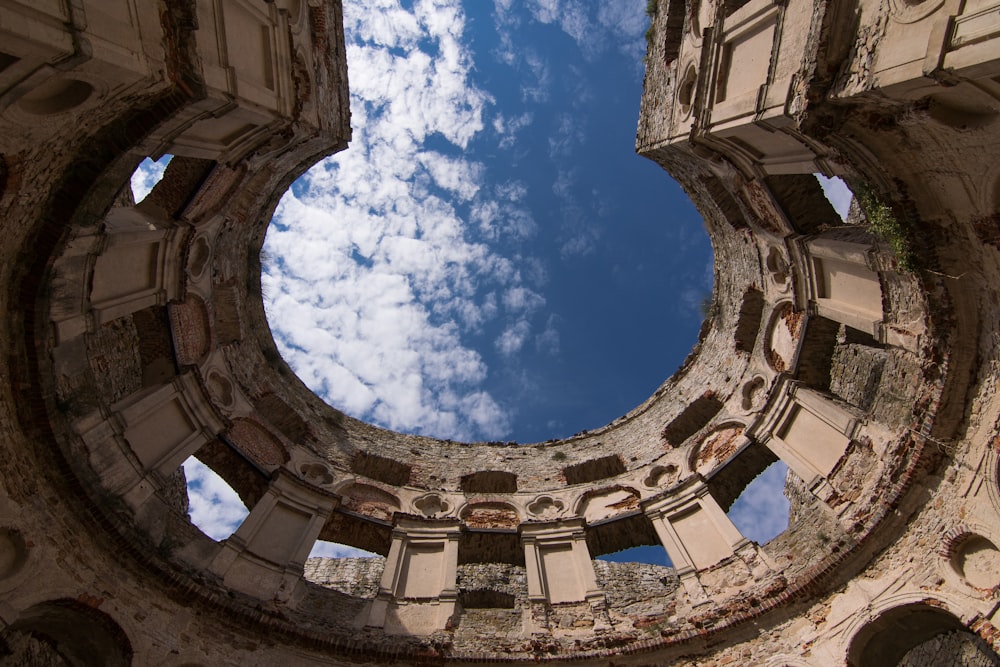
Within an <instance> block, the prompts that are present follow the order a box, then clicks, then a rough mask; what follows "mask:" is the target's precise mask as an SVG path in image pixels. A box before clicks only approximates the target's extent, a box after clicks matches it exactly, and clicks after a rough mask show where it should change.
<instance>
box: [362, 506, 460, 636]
mask: <svg viewBox="0 0 1000 667" xmlns="http://www.w3.org/2000/svg"><path fill="white" fill-rule="evenodd" d="M460 534H461V522H460V521H458V520H457V519H437V520H435V519H430V520H428V519H418V518H416V517H410V516H402V515H399V516H398V519H397V521H396V526H395V528H394V529H393V531H392V546H391V547H390V548H389V556H388V558H387V559H386V563H385V570H384V571H383V573H382V581H381V582H380V584H379V592H378V596H377V597H376V598H375V600H373V601H372V605H371V608H370V610H369V613H368V625H370V626H373V627H377V628H385V631H386V632H387V633H389V634H411V635H429V634H431V633H432V632H434V631H435V630H442V629H445V628H447V627H448V626H449V624H450V623H451V620H452V618H453V616H454V615H455V606H456V603H457V601H458V539H459V536H460Z"/></svg>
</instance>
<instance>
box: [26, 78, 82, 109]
mask: <svg viewBox="0 0 1000 667" xmlns="http://www.w3.org/2000/svg"><path fill="white" fill-rule="evenodd" d="M93 92H94V87H93V86H91V85H90V84H89V83H87V82H86V81H80V80H79V79H54V80H52V81H48V82H46V83H43V84H42V85H40V86H38V87H37V88H35V89H34V90H32V91H31V92H29V93H26V94H25V95H24V96H22V97H21V99H20V100H18V106H20V107H21V108H22V109H24V110H25V111H27V112H28V113H30V114H34V115H36V116H48V115H51V114H56V113H62V112H64V111H69V110H70V109H73V108H74V107H78V106H80V105H81V104H83V103H84V102H86V101H87V99H88V98H89V97H90V95H91V93H93Z"/></svg>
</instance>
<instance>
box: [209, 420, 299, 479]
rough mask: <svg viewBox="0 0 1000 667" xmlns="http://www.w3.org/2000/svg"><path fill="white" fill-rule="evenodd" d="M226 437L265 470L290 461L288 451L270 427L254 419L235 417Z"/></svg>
mask: <svg viewBox="0 0 1000 667" xmlns="http://www.w3.org/2000/svg"><path fill="white" fill-rule="evenodd" d="M224 437H225V439H226V440H227V441H228V442H229V443H230V444H231V445H232V446H233V447H235V448H236V449H237V450H239V451H241V452H243V454H244V455H245V456H246V457H247V458H248V459H250V460H251V461H253V462H254V463H255V464H257V465H258V466H260V467H261V468H262V469H264V470H270V469H273V468H274V467H276V466H280V465H281V464H283V463H285V462H286V461H288V452H287V451H285V448H284V446H283V445H282V444H281V441H280V440H279V439H278V438H277V436H275V435H274V434H273V433H271V431H270V430H269V429H267V428H266V427H265V426H263V425H262V424H260V423H258V422H257V421H256V420H253V419H246V418H239V419H234V420H233V423H232V426H230V427H229V430H228V431H227V432H226V434H225V436H224Z"/></svg>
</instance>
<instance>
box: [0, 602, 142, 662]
mask: <svg viewBox="0 0 1000 667" xmlns="http://www.w3.org/2000/svg"><path fill="white" fill-rule="evenodd" d="M28 637H30V638H34V639H35V640H40V641H42V642H43V643H44V644H45V645H46V648H47V649H49V650H51V651H52V652H54V653H55V655H56V656H58V657H59V658H61V659H62V660H65V661H66V662H67V663H69V664H71V665H107V666H108V667H128V665H131V664H132V656H133V651H132V643H131V641H129V638H128V635H126V634H125V631H124V630H122V628H121V626H119V625H118V623H116V622H115V620H114V619H113V618H111V616H109V615H108V614H106V613H104V612H102V611H99V610H98V609H95V608H94V607H91V606H88V605H85V604H81V603H80V602H77V601H76V600H68V599H59V600H52V601H48V602H41V603H38V604H35V605H32V606H31V607H29V608H28V609H26V610H24V611H23V612H21V613H20V614H19V615H18V617H17V620H16V621H14V622H13V623H11V624H10V625H9V626H7V627H6V628H5V629H4V631H3V633H0V638H2V640H3V642H4V643H6V644H8V646H10V645H11V644H14V645H15V646H17V645H19V644H20V642H18V641H17V640H21V641H22V642H23V640H24V639H25V638H28ZM12 648H13V647H12ZM15 650H17V649H15Z"/></svg>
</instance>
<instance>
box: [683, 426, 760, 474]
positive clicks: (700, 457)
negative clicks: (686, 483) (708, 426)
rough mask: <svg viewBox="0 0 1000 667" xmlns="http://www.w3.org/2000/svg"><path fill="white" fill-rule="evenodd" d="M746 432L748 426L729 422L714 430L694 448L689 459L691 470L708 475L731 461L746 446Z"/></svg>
mask: <svg viewBox="0 0 1000 667" xmlns="http://www.w3.org/2000/svg"><path fill="white" fill-rule="evenodd" d="M745 430H746V425H745V424H743V423H742V422H727V423H725V424H720V425H719V426H717V427H715V428H713V429H712V430H711V431H709V432H708V433H706V434H705V436H704V437H703V438H701V440H699V441H698V444H697V445H696V446H695V447H694V448H692V450H691V454H690V456H689V457H688V466H689V467H690V469H691V470H692V471H695V472H697V473H699V474H701V475H708V474H709V473H711V472H712V471H713V470H715V468H716V467H718V466H719V465H720V464H723V463H725V462H726V461H728V460H729V459H731V458H732V457H733V456H735V455H736V454H737V453H738V452H739V451H740V450H742V448H743V446H744V445H745V444H746V439H745V438H743V437H742V436H743V432H744V431H745Z"/></svg>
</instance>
